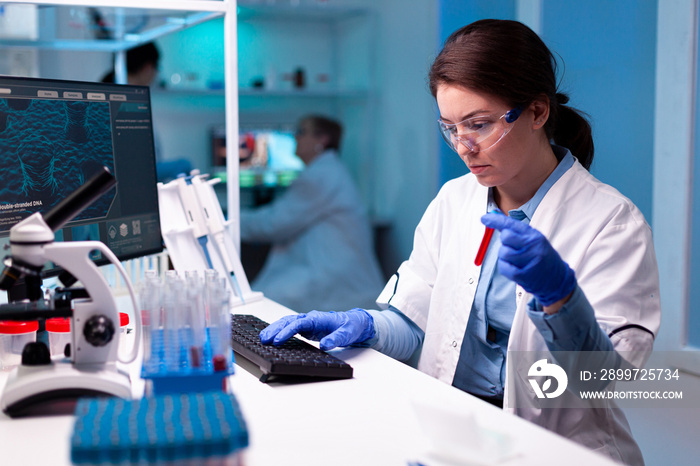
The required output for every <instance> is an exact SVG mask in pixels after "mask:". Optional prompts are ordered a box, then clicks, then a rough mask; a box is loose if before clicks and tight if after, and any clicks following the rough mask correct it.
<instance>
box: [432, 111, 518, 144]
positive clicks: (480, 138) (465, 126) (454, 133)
mask: <svg viewBox="0 0 700 466" xmlns="http://www.w3.org/2000/svg"><path fill="white" fill-rule="evenodd" d="M522 112H523V108H522V107H515V108H514V109H512V110H508V111H507V112H506V113H504V114H503V115H501V116H500V117H492V116H488V115H487V116H476V117H472V118H467V119H466V120H462V121H460V122H459V123H445V122H444V121H442V120H438V125H439V126H440V134H442V138H443V139H444V140H445V142H446V143H447V145H448V146H450V148H451V149H452V150H453V151H455V152H459V151H458V150H457V143H458V142H461V143H462V145H463V146H464V147H466V148H467V149H469V150H470V151H471V152H480V151H482V150H486V149H490V148H491V147H493V146H494V145H495V144H496V143H497V142H498V141H500V140H501V139H503V137H504V136H505V135H506V134H508V132H509V131H510V130H511V129H512V128H513V123H514V122H515V120H517V119H518V117H519V116H520V114H521V113H522Z"/></svg>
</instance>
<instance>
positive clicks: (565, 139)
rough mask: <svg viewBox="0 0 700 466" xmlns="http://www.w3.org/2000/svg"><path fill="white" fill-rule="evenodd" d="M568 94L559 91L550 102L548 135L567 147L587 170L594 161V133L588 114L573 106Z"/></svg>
mask: <svg viewBox="0 0 700 466" xmlns="http://www.w3.org/2000/svg"><path fill="white" fill-rule="evenodd" d="M567 102H569V97H568V96H567V95H566V94H562V93H557V94H556V96H555V101H554V102H552V103H551V104H550V120H549V121H548V122H547V125H546V126H547V128H546V131H547V135H548V136H549V138H550V139H552V140H553V141H554V143H555V144H557V145H560V146H563V147H566V148H567V149H569V150H570V151H571V153H572V154H573V156H574V157H576V158H577V159H578V161H579V162H581V165H583V166H584V168H585V169H586V170H590V168H591V164H592V163H593V153H594V147H593V133H592V130H591V125H590V123H589V122H588V115H586V114H585V113H583V112H581V111H580V110H577V109H575V108H573V107H570V106H568V105H565V104H566V103H567Z"/></svg>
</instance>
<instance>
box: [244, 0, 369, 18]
mask: <svg viewBox="0 0 700 466" xmlns="http://www.w3.org/2000/svg"><path fill="white" fill-rule="evenodd" d="M367 14H368V10H367V9H366V8H360V7H353V6H346V5H335V4H329V3H328V2H326V3H321V2H318V1H315V2H309V1H306V2H301V1H298V2H296V3H294V2H290V3H284V4H282V3H280V4H270V3H260V2H259V1H255V0H253V1H251V0H248V1H246V0H239V2H238V19H239V20H241V21H247V20H251V19H256V20H260V19H262V20H271V21H276V20H280V19H282V20H295V21H300V20H310V21H344V20H347V19H350V18H353V17H359V16H365V15H367Z"/></svg>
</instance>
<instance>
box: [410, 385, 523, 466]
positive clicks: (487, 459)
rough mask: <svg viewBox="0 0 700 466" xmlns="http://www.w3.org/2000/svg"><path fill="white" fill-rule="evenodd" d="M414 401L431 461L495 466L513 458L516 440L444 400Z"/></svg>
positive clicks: (446, 463)
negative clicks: (487, 426)
mask: <svg viewBox="0 0 700 466" xmlns="http://www.w3.org/2000/svg"><path fill="white" fill-rule="evenodd" d="M411 401H412V405H413V409H414V412H415V413H416V416H417V418H418V422H419V424H420V426H421V429H422V430H423V433H424V434H425V436H426V437H427V439H428V443H429V444H430V449H429V451H428V452H427V454H428V456H429V457H430V458H431V459H435V460H437V461H440V462H441V464H445V465H453V464H455V465H456V464H459V465H493V464H497V463H498V462H500V461H504V460H506V459H507V458H510V457H512V455H513V452H514V448H513V439H512V438H511V437H510V436H509V435H507V434H505V433H501V432H498V431H495V430H493V429H490V428H486V427H485V426H484V425H483V423H479V422H478V420H477V416H475V414H474V413H473V412H472V411H470V410H468V409H467V408H466V407H464V406H454V405H451V404H450V403H449V402H445V400H437V401H435V400H432V399H427V400H426V399H416V398H414V399H412V400H411Z"/></svg>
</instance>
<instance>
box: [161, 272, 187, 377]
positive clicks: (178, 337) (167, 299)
mask: <svg viewBox="0 0 700 466" xmlns="http://www.w3.org/2000/svg"><path fill="white" fill-rule="evenodd" d="M170 272H174V271H171V270H169V271H168V272H166V274H165V284H164V288H163V296H162V302H163V337H164V342H165V365H166V369H167V371H168V372H179V371H180V370H181V368H182V367H181V366H182V364H183V355H182V350H183V345H182V343H183V342H182V332H181V329H182V327H183V320H182V304H183V298H184V296H183V295H182V291H183V286H184V285H183V283H182V281H181V279H180V278H179V276H178V275H177V273H170ZM185 351H186V350H185Z"/></svg>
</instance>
